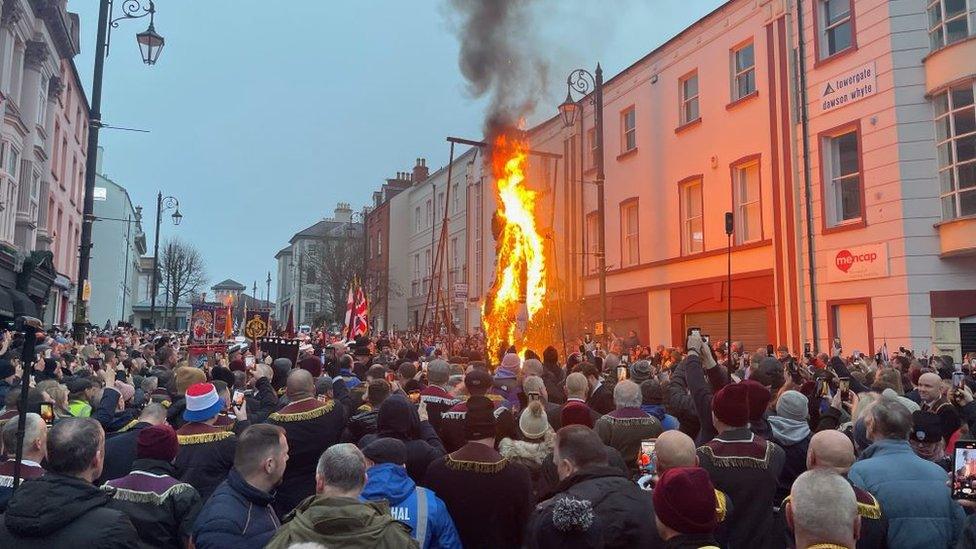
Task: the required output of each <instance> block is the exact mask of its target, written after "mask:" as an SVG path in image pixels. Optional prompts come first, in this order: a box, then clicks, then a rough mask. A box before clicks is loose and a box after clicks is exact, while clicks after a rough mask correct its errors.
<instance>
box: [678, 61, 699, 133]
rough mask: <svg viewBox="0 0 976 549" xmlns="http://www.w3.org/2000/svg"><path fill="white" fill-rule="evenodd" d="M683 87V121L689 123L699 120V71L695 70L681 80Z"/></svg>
mask: <svg viewBox="0 0 976 549" xmlns="http://www.w3.org/2000/svg"><path fill="white" fill-rule="evenodd" d="M680 87H681V123H682V124H688V123H689V122H694V121H695V120H698V119H699V118H700V117H701V115H700V114H699V112H698V71H695V72H693V73H691V74H689V75H688V76H686V77H684V78H682V79H681V81H680Z"/></svg>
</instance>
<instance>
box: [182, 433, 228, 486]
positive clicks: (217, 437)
mask: <svg viewBox="0 0 976 549" xmlns="http://www.w3.org/2000/svg"><path fill="white" fill-rule="evenodd" d="M176 437H177V439H178V440H179V442H180V451H179V453H178V454H176V461H175V465H176V476H177V478H179V479H180V480H182V481H183V482H186V483H188V484H190V485H191V486H193V487H194V488H196V489H197V492H200V497H201V498H203V500H204V501H206V500H207V498H209V497H210V494H211V493H213V491H214V489H215V488H217V485H218V484H220V483H221V482H223V480H224V478H226V477H227V473H228V472H229V471H230V469H231V467H233V466H234V452H235V451H236V449H237V435H235V434H234V433H233V432H231V431H222V430H220V429H219V428H216V427H211V426H209V425H206V424H204V423H187V424H186V425H184V426H183V427H180V428H179V430H178V431H176Z"/></svg>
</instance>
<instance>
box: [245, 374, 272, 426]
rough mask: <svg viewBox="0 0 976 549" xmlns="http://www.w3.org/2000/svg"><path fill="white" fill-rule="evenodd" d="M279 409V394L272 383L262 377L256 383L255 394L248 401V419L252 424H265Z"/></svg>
mask: <svg viewBox="0 0 976 549" xmlns="http://www.w3.org/2000/svg"><path fill="white" fill-rule="evenodd" d="M277 409H278V394H277V393H275V390H274V387H272V386H271V381H269V380H268V378H266V377H262V378H261V379H259V380H257V381H256V382H255V383H254V392H253V394H251V395H250V396H249V397H248V399H247V411H248V417H249V418H250V420H251V423H252V424H254V423H263V422H264V421H265V420H267V419H268V416H270V415H271V414H273V413H274V411H275V410H277Z"/></svg>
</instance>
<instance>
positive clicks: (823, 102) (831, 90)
mask: <svg viewBox="0 0 976 549" xmlns="http://www.w3.org/2000/svg"><path fill="white" fill-rule="evenodd" d="M877 91H878V80H877V76H876V73H875V68H874V61H871V62H870V63H868V64H866V65H862V66H860V67H857V68H855V69H853V70H850V71H848V72H845V73H843V74H840V75H837V76H835V77H833V78H831V79H830V80H827V81H826V82H824V83H823V84H821V85H820V95H819V97H818V100H819V101H818V102H819V103H820V112H828V111H832V110H834V109H838V108H840V107H843V106H845V105H850V104H851V103H854V102H857V101H860V100H861V99H864V98H865V97H868V96H870V95H874V94H875V92H877Z"/></svg>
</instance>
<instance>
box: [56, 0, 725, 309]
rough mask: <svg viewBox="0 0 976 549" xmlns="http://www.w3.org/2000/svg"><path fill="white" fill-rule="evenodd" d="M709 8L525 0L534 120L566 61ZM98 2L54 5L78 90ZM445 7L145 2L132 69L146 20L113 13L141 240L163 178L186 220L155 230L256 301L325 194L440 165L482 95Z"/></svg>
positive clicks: (481, 105)
mask: <svg viewBox="0 0 976 549" xmlns="http://www.w3.org/2000/svg"><path fill="white" fill-rule="evenodd" d="M144 2H145V3H146V4H148V0H144ZM722 3H723V1H722V0H646V1H638V0H622V1H615V2H603V1H595V0H558V2H557V0H548V1H544V0H537V1H536V2H535V4H536V9H537V11H538V13H539V14H541V17H538V18H537V21H536V22H535V24H533V25H532V28H530V29H526V32H535V33H537V34H538V35H539V36H541V37H542V38H541V39H542V41H543V42H544V44H545V51H546V52H551V54H550V53H547V54H546V57H547V58H548V59H549V61H550V63H551V68H552V73H553V75H554V78H553V80H552V85H551V88H552V89H551V92H549V93H550V97H548V98H544V99H543V100H542V101H540V105H543V106H545V107H544V108H540V110H539V111H538V112H537V113H536V115H535V116H534V118H530V122H531V121H532V120H533V119H534V120H540V119H543V118H545V117H548V116H550V115H551V114H554V113H555V106H556V105H557V104H558V103H559V102H561V101H562V99H563V97H564V95H565V85H564V84H560V83H559V82H561V81H562V79H564V78H565V76H564V75H565V74H567V73H568V72H569V71H570V70H571V69H573V68H576V67H578V66H579V67H587V68H592V67H593V66H595V65H596V62H597V61H600V62H601V63H602V64H603V67H604V72H605V74H606V75H607V77H610V76H612V75H614V74H616V73H617V72H619V71H620V70H621V69H623V68H625V67H627V66H628V65H630V64H632V63H633V62H634V61H636V60H637V59H639V58H640V57H642V56H643V55H645V54H646V53H647V52H649V51H650V50H652V49H653V48H655V47H656V46H658V45H660V44H661V43H662V42H664V41H665V40H667V39H668V38H670V37H671V36H674V35H675V34H676V33H678V32H679V31H681V30H682V29H684V28H685V27H687V26H688V25H690V24H691V23H693V22H694V21H696V20H697V19H699V18H700V17H702V16H703V15H705V14H706V13H708V12H709V11H711V10H713V9H715V8H716V7H717V6H719V5H720V4H722ZM97 4H98V3H97V2H96V1H95V0H84V1H82V0H71V1H70V2H69V4H68V7H69V10H71V11H75V12H78V13H79V14H80V16H81V25H82V46H81V47H82V53H81V55H79V56H78V58H77V59H76V63H77V65H78V70H79V72H80V74H81V78H82V81H83V83H84V85H85V87H86V89H89V90H90V85H91V75H92V63H93V50H94V42H95V25H96V23H97V17H98V6H97ZM120 4H121V2H116V16H117V15H118V13H119V12H118V10H119V8H120ZM447 6H448V3H447V1H446V0H430V1H427V0H411V1H406V0H399V1H393V0H383V1H380V0H376V1H370V2H338V1H332V0H290V1H288V2H269V1H267V0H157V2H156V10H157V16H156V30H157V31H158V32H159V33H160V34H162V35H163V36H164V37H165V39H166V46H165V48H164V49H163V51H162V54H161V56H160V58H159V62H158V64H157V65H155V66H154V67H146V66H145V65H143V64H142V62H141V58H140V56H139V52H138V48H137V46H136V43H135V37H134V35H135V33H137V32H140V31H142V30H144V29H145V28H146V26H147V22H148V21H147V20H146V19H142V20H134V21H122V22H121V23H120V24H119V28H117V29H114V30H113V35H112V47H111V50H110V55H109V57H108V59H107V60H106V64H105V78H104V89H103V98H102V119H103V121H104V122H105V123H106V124H111V125H117V126H126V127H135V128H144V129H148V130H151V133H148V134H143V133H134V132H123V131H117V130H108V129H106V130H103V131H102V132H101V144H102V146H103V147H104V148H105V157H104V163H103V171H104V172H105V174H106V175H108V176H109V177H111V178H112V179H114V180H115V181H117V182H119V183H121V184H122V185H124V186H126V187H127V188H128V190H129V192H130V194H131V195H132V197H133V200H134V201H135V202H136V203H137V204H141V205H143V206H144V207H145V218H144V221H145V223H144V227H145V229H146V231H147V233H148V237H149V246H150V252H151V250H152V234H151V227H152V224H153V219H154V216H155V195H156V191H157V190H162V191H163V194H164V195H173V196H175V197H177V198H178V199H179V201H180V205H181V207H180V209H181V212H182V213H183V215H184V218H183V223H182V225H180V226H179V227H174V226H173V225H172V224H171V223H169V221H168V219H167V220H166V221H164V224H163V227H162V236H161V240H162V241H163V242H165V240H166V237H167V236H169V235H174V234H175V235H179V236H180V237H182V238H184V239H185V240H187V241H189V242H192V243H193V244H194V245H196V246H197V247H198V248H199V249H200V250H201V252H202V253H203V254H204V257H205V259H206V263H207V274H208V275H209V277H210V280H211V284H213V283H216V282H219V281H221V280H223V279H225V278H233V279H235V280H238V281H240V282H242V283H244V284H245V285H247V286H248V288H249V289H250V287H251V285H252V283H253V282H254V281H257V282H258V294H259V296H260V297H262V298H263V297H264V287H265V284H264V280H265V278H266V276H267V272H268V271H269V270H270V271H271V273H272V277H274V274H275V269H276V264H275V260H274V254H275V253H276V252H277V250H279V249H280V248H282V247H284V246H285V245H286V244H287V241H288V239H289V238H290V237H291V235H292V234H293V233H294V232H296V231H297V230H300V229H302V228H304V227H306V226H308V225H311V224H312V223H314V222H315V221H317V220H319V219H321V218H323V217H327V216H329V215H331V213H332V210H333V208H334V206H335V204H336V202H337V201H344V202H350V203H351V204H352V205H353V208H354V209H359V208H361V207H362V205H364V204H366V203H368V201H369V200H370V196H371V193H372V191H373V190H374V189H375V188H377V187H378V186H379V185H380V184H381V183H382V182H383V179H384V178H387V177H391V176H392V175H393V174H394V173H395V172H397V171H405V170H409V169H410V168H411V167H412V166H413V164H414V159H415V158H417V157H420V156H422V157H425V158H427V164H428V166H430V167H431V171H433V170H434V169H436V168H437V167H439V166H442V165H444V164H445V163H446V162H447V158H448V152H449V151H448V146H447V144H446V142H445V141H444V137H445V136H447V135H457V136H464V137H470V138H478V137H479V134H480V130H481V127H482V122H483V116H484V110H485V101H483V100H477V99H473V98H471V97H469V96H468V94H467V93H466V88H465V82H464V79H463V77H462V76H461V74H460V71H459V70H458V62H457V56H458V39H457V37H456V35H455V34H454V33H453V31H452V25H451V23H450V21H449V9H448V7H447ZM610 6H613V7H614V8H613V10H611V9H610ZM549 105H551V107H548V106H549ZM95 245H96V246H97V245H98V243H97V242H96V243H95ZM274 287H275V282H272V298H273V297H274Z"/></svg>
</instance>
